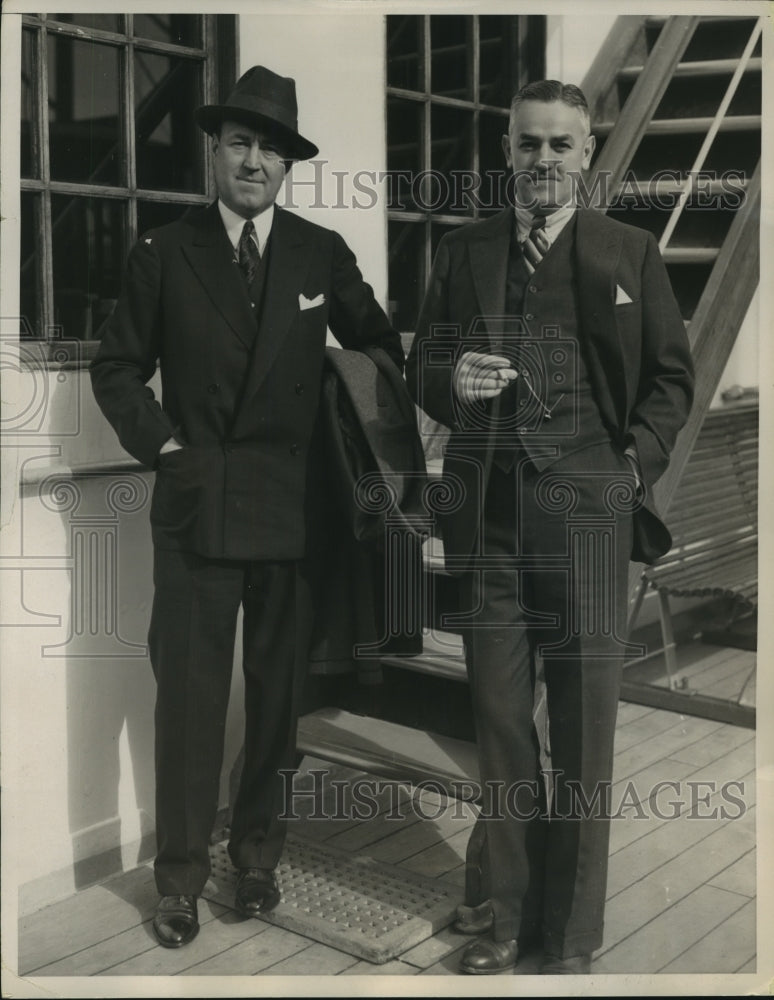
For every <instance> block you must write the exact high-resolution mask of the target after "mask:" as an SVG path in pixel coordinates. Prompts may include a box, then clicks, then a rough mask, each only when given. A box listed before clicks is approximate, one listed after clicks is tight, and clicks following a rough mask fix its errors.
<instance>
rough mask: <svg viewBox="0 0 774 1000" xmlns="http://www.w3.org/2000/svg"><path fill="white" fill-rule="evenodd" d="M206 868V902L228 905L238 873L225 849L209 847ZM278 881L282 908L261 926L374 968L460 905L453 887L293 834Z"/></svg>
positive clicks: (437, 927)
mask: <svg viewBox="0 0 774 1000" xmlns="http://www.w3.org/2000/svg"><path fill="white" fill-rule="evenodd" d="M210 861H211V864H212V876H211V880H212V883H214V885H215V886H216V888H217V893H216V894H214V895H212V896H211V898H213V899H216V900H217V902H219V903H222V904H224V905H226V906H233V902H234V886H235V882H236V871H235V869H234V868H233V866H232V864H231V861H230V859H229V856H228V853H227V850H226V844H225V842H222V843H218V844H214V845H212V846H211V847H210ZM277 879H278V882H279V886H280V892H281V900H280V903H279V905H278V906H277V907H276V909H274V910H272V911H271V912H270V913H267V914H266V915H265V916H264V917H263V918H262V919H264V920H266V921H267V922H268V923H272V924H277V925H278V926H280V927H284V928H286V929H287V930H291V931H294V932H296V933H297V934H303V935H305V936H306V937H309V938H312V939H313V940H315V941H320V942H321V943H323V944H327V945H330V946H331V947H333V948H339V949H340V950H341V951H346V952H347V953H349V954H350V955H355V956H357V957H358V958H363V959H366V960H367V961H369V962H374V963H376V964H382V963H384V962H388V961H390V960H391V959H393V958H395V957H396V956H397V955H399V954H400V953H401V952H403V951H405V950H406V949H408V948H411V947H413V946H414V945H416V944H419V943H420V942H421V941H424V940H425V939H426V938H429V937H431V936H432V935H433V934H434V933H436V932H437V931H439V930H440V929H441V928H443V927H445V926H447V925H448V924H450V923H451V922H452V921H453V920H454V917H455V911H456V905H457V903H458V902H459V900H458V898H457V896H458V895H459V890H457V889H455V888H454V887H449V888H447V887H445V886H444V885H442V884H441V885H439V884H438V883H437V882H435V881H431V880H430V879H423V878H421V877H418V876H417V875H415V874H414V873H413V872H407V871H402V870H401V869H400V868H396V867H394V866H392V865H385V864H382V863H381V862H377V861H374V860H373V859H371V858H368V857H366V856H362V855H352V854H349V853H347V852H345V851H340V850H338V849H336V848H333V847H330V846H328V845H324V844H318V843H316V842H314V841H308V840H304V839H303V838H301V837H299V836H298V835H296V834H288V837H287V840H286V842H285V850H284V853H283V856H282V859H281V861H280V864H279V866H278V868H277ZM205 895H207V896H210V893H209V892H207V891H206V892H205Z"/></svg>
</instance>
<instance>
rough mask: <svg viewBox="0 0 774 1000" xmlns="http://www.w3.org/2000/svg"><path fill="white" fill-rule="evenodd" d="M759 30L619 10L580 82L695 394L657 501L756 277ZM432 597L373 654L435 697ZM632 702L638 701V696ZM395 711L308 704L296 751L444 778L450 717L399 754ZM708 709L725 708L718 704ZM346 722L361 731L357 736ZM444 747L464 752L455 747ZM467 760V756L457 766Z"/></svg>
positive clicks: (595, 171)
mask: <svg viewBox="0 0 774 1000" xmlns="http://www.w3.org/2000/svg"><path fill="white" fill-rule="evenodd" d="M761 29H762V24H761V21H760V20H759V19H756V18H754V17H744V16H740V17H734V16H727V17H698V16H673V17H637V16H622V17H619V18H618V19H617V22H616V24H615V26H614V28H613V30H612V31H611V33H610V35H609V37H608V39H607V40H606V42H605V43H604V45H603V46H602V48H601V50H600V52H599V54H598V57H597V59H596V60H595V63H594V65H593V66H592V68H591V70H590V71H589V73H588V75H587V77H586V79H585V80H584V83H583V89H584V92H585V93H586V95H587V97H588V99H589V104H590V107H591V110H592V121H596V122H598V124H597V125H596V126H595V127H594V129H593V131H594V133H595V135H596V137H597V154H596V159H595V163H594V164H593V166H592V171H591V175H590V177H589V179H588V184H587V186H588V190H589V191H590V192H592V193H593V192H594V191H595V190H596V188H597V187H598V185H599V184H600V183H601V182H602V181H603V180H604V181H605V182H606V184H607V187H606V188H603V190H606V191H607V198H605V199H603V200H602V202H601V203H600V204H598V205H597V206H596V207H598V208H599V209H600V210H604V211H608V212H609V214H610V215H612V216H613V217H615V218H617V219H620V220H622V221H624V222H627V223H630V224H633V225H636V226H639V227H641V228H645V229H648V230H650V231H651V232H653V233H654V235H655V236H656V238H657V239H658V241H659V246H660V249H661V252H662V254H663V257H664V261H665V263H666V266H667V270H668V272H669V275H670V279H671V281H672V284H673V287H674V290H675V294H676V297H677V300H678V302H679V305H680V308H681V311H682V314H683V317H684V319H685V322H686V325H687V327H688V332H689V337H690V340H691V345H692V349H693V353H694V359H695V364H696V372H697V385H696V396H695V405H694V409H693V411H692V413H691V416H690V419H689V421H688V423H687V425H686V427H685V428H684V430H683V432H682V433H681V435H680V437H679V439H678V444H677V447H676V449H675V452H674V454H673V459H672V463H671V465H670V468H669V470H668V471H667V473H666V474H665V476H664V477H663V478H662V480H661V481H660V483H659V485H658V489H657V502H658V504H659V506H660V509H661V510H662V511H663V512H667V511H668V508H669V503H670V500H671V498H672V496H673V494H674V493H675V490H676V489H677V486H678V484H679V481H680V476H681V473H682V471H683V469H684V468H685V465H686V463H687V461H688V458H689V457H690V455H691V451H692V449H693V445H694V442H695V441H696V438H697V436H698V434H699V431H700V429H701V427H702V424H703V421H704V417H705V415H706V413H707V410H708V408H709V406H710V403H711V402H712V399H713V397H714V395H715V392H716V390H717V386H718V382H719V380H720V378H721V376H722V373H723V371H724V368H725V365H726V362H727V360H728V357H729V355H730V353H731V349H732V348H733V345H734V343H735V341H736V337H737V334H738V332H739V328H740V327H741V324H742V322H743V320H744V317H745V314H746V312H747V309H748V307H749V305H750V301H751V299H752V296H753V294H754V292H755V289H756V287H757V284H758V270H759V251H758V239H759V214H760V166H759V162H760V148H761V63H762V59H761ZM426 565H427V572H428V576H429V578H430V581H431V590H433V593H434V594H435V593H436V591H438V592H441V591H443V590H444V587H447V588H448V586H449V582H448V579H447V580H446V581H444V580H443V577H444V574H443V571H442V568H441V562H440V560H439V559H438V556H437V554H436V555H434V554H433V552H432V550H430V551H428V557H427V560H426ZM641 575H642V574H641V568H639V567H633V569H632V577H631V593H632V601H633V602H634V600H635V593H636V590H637V586H638V583H639V581H640V578H641ZM443 604H444V601H440V602H438V606H437V607H435V610H436V620H435V621H434V622H428V624H429V625H433V626H435V627H436V628H437V627H438V625H439V624H440V625H441V630H440V631H435V632H431V634H430V635H429V636H428V640H427V642H426V646H425V651H424V652H423V653H422V654H421V655H420V656H416V657H412V658H410V659H406V658H399V657H385V658H384V659H383V666H384V668H385V670H386V671H394V672H397V673H405V672H408V671H410V672H412V673H413V675H414V677H415V679H416V680H417V681H418V680H419V678H416V674H417V673H419V674H422V675H423V681H425V682H428V681H430V680H434V681H435V682H436V683H437V684H438V688H437V691H438V692H439V693H438V695H437V697H439V698H443V697H445V695H444V694H443V693H442V692H443V691H444V685H446V688H447V689H448V685H449V684H451V685H452V686H453V687H455V688H458V687H460V686H461V685H464V684H465V682H466V673H465V667H464V661H463V658H462V652H461V647H460V644H459V641H458V640H457V637H455V636H452V635H449V636H448V642H445V640H444V633H443V631H442V623H441V622H440V621H439V619H440V618H441V617H442V611H443ZM425 690H426V689H425ZM638 694H640V695H642V692H638V691H637V686H636V685H628V687H626V685H625V695H624V696H625V697H626V698H627V700H631V701H638V700H640V699H639V698H638ZM672 694H673V695H674V699H675V704H674V705H672V704H670V705H664V704H663V699H662V702H661V703H662V707H673V708H676V709H677V710H679V711H685V712H689V713H690V711H691V703H690V699H686V698H685V696H682V698H681V695H680V694H679V693H678V692H673V693H672ZM643 700H644V701H645V703H647V704H650V702H649V701H648V699H647V696H646V697H644V698H643ZM694 704H695V702H694ZM375 711H377V712H378V711H379V709H378V707H377V708H376V709H375ZM397 714H398V718H396V719H393V721H392V722H391V721H389V720H385V719H381V720H380V721H379V723H378V724H376V723H374V724H373V725H371V726H369V725H368V724H367V723H366V724H365V725H364V724H363V722H362V717H360V716H358V715H357V714H354V715H353V714H352V713H351V712H348V711H346V710H344V709H334V710H333V711H332V712H331V710H329V709H323V710H322V711H321V712H317V713H311V714H310V715H308V716H306V717H305V718H302V719H301V723H300V729H299V750H300V751H301V752H303V753H308V754H312V755H315V756H321V757H324V758H326V757H327V759H332V760H338V761H339V762H345V761H346V763H348V764H349V765H350V766H353V767H359V768H362V769H364V770H368V771H370V772H371V773H375V774H380V775H384V776H385V777H389V778H391V779H394V778H395V777H396V776H399V775H401V774H403V775H404V777H405V780H416V778H417V775H418V774H425V775H427V776H431V777H434V778H436V779H438V780H440V781H441V782H442V784H443V785H444V787H446V788H448V787H449V768H448V760H449V752H450V751H449V747H448V746H447V742H448V740H449V739H450V738H451V739H454V736H455V733H454V722H453V721H451V722H450V723H449V727H448V729H449V730H451V732H449V731H448V730H447V732H444V733H441V732H439V733H438V734H437V735H434V734H433V733H432V732H431V733H428V734H425V735H426V736H427V737H429V738H428V739H424V740H420V741H419V742H416V741H414V744H413V745H412V753H413V754H414V756H413V758H412V760H411V762H410V763H407V762H406V754H405V749H406V736H405V732H404V727H403V726H402V725H401V719H400V705H399V706H398V709H397ZM702 714H708V715H709V716H710V717H712V710H711V706H710V707H709V708H708V706H707V705H706V704H702ZM720 717H722V718H724V719H728V715H727V713H726V712H724V713H722V714H721V716H720ZM420 725H421V723H420ZM358 732H360V733H367V734H368V737H369V738H368V739H360V738H357V737H356V735H355V734H356V733H358ZM323 733H324V738H323V736H322V735H321V734H323ZM420 747H421V748H422V750H421V754H420V753H419V751H420ZM420 757H421V759H420ZM455 759H456V760H457V761H458V762H459V761H463V760H464V761H466V762H467V761H468V759H469V758H468V757H467V756H466V755H465V754H455ZM457 770H458V769H455V774H456V772H457ZM464 770H465V769H464V768H463V771H464ZM472 770H473V768H472V765H471V766H468V767H467V773H468V776H469V777H471V778H473V777H474V775H473V773H472ZM457 776H459V775H457Z"/></svg>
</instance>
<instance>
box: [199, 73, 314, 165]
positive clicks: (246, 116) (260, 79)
mask: <svg viewBox="0 0 774 1000" xmlns="http://www.w3.org/2000/svg"><path fill="white" fill-rule="evenodd" d="M194 117H195V119H196V124H197V125H198V126H199V127H200V128H202V129H204V131H205V132H207V133H209V134H210V135H212V133H213V132H216V131H217V129H218V126H219V125H220V123H221V122H224V121H236V122H240V123H241V124H243V125H249V126H250V127H251V128H255V129H258V130H260V129H266V128H268V129H269V130H270V132H271V134H272V135H276V136H277V137H278V138H280V139H282V141H283V142H284V143H285V145H286V146H287V154H288V158H289V159H293V160H308V159H309V158H310V157H312V156H316V155H317V153H318V152H319V151H318V149H317V146H315V145H314V143H312V142H309V140H308V139H305V138H304V137H303V136H302V135H299V134H298V105H297V103H296V81H295V80H293V79H292V78H291V77H289V76H278V75H277V74H276V73H272V71H271V70H270V69H266V67H265V66H253V68H252V69H249V70H248V71H247V72H246V73H244V74H243V75H242V76H241V77H240V78H239V80H237V83H236V86H235V87H234V89H233V90H232V91H231V93H230V94H229V96H228V98H227V99H226V102H225V104H204V105H202V107H200V108H197V110H196V113H195V116H194Z"/></svg>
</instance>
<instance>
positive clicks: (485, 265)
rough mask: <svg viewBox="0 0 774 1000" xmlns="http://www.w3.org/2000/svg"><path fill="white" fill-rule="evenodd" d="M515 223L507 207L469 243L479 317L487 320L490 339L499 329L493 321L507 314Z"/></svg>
mask: <svg viewBox="0 0 774 1000" xmlns="http://www.w3.org/2000/svg"><path fill="white" fill-rule="evenodd" d="M512 224H513V212H512V211H511V209H510V208H506V209H504V210H503V211H502V212H501V213H500V214H499V215H496V216H495V217H494V218H493V219H492V220H491V222H490V224H489V228H487V229H486V230H485V231H484V232H483V233H480V234H479V236H478V237H477V238H475V239H472V240H470V242H469V243H468V254H469V256H470V269H471V272H472V274H473V284H474V286H475V289H476V295H477V297H478V304H479V306H480V315H481V316H483V317H484V319H485V321H486V324H487V330H488V332H489V335H490V338H491V337H492V336H493V335H495V334H496V329H495V328H496V326H497V324H495V323H493V322H492V319H493V318H496V317H501V316H502V315H503V313H504V311H505V282H506V277H507V273H508V254H509V252H510V243H511V226H512ZM490 346H492V345H491V343H490Z"/></svg>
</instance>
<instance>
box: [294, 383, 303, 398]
mask: <svg viewBox="0 0 774 1000" xmlns="http://www.w3.org/2000/svg"><path fill="white" fill-rule="evenodd" d="M303 394H304V383H303V382H296V395H297V396H303Z"/></svg>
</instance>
